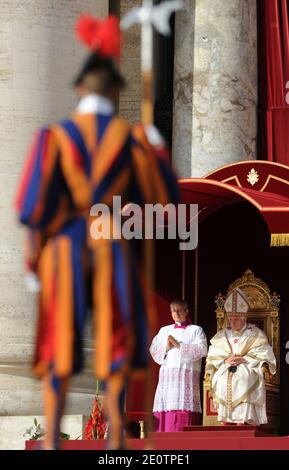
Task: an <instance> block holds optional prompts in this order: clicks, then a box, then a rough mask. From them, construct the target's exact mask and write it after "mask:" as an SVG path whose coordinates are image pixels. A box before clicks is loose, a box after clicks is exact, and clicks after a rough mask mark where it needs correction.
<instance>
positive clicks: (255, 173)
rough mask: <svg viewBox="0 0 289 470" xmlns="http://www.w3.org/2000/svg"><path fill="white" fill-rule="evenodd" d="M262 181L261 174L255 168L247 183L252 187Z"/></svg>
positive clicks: (250, 173)
mask: <svg viewBox="0 0 289 470" xmlns="http://www.w3.org/2000/svg"><path fill="white" fill-rule="evenodd" d="M259 179H260V176H259V173H258V171H257V170H255V168H252V169H251V170H250V171H249V173H248V174H247V182H248V183H250V185H251V186H254V185H255V184H256V183H258V181H259Z"/></svg>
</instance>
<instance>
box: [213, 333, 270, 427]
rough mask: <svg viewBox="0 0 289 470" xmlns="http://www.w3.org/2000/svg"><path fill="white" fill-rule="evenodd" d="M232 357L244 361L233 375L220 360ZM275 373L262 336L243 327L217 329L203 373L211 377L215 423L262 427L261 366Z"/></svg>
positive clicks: (264, 415) (264, 409) (263, 411)
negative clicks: (240, 328)
mask: <svg viewBox="0 0 289 470" xmlns="http://www.w3.org/2000/svg"><path fill="white" fill-rule="evenodd" d="M232 354H237V355H240V356H242V357H243V358H244V359H245V361H246V362H245V363H244V364H240V365H238V366H237V367H236V368H235V369H236V370H235V372H233V371H230V364H227V363H225V362H224V361H225V360H226V359H227V358H228V357H229V356H231V355H232ZM264 363H267V364H268V366H269V370H270V372H271V374H275V372H276V359H275V356H274V353H273V350H272V347H271V346H270V344H269V343H268V339H267V337H266V335H265V333H264V332H263V331H262V330H260V329H259V328H257V327H256V326H255V325H251V324H245V326H244V327H243V328H242V330H241V331H239V332H235V331H232V329H230V328H225V329H223V330H220V331H219V332H218V333H217V334H216V335H215V336H214V337H213V338H212V339H211V346H210V347H209V352H208V357H207V362H206V370H207V371H209V372H210V373H211V375H212V384H211V391H212V394H213V398H214V402H215V404H216V407H217V409H218V420H219V421H223V422H231V423H243V422H244V423H248V424H256V425H259V424H265V423H267V422H268V421H267V414H266V393H265V382H264V376H263V371H262V365H263V364H264Z"/></svg>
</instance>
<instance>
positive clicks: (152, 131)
mask: <svg viewBox="0 0 289 470" xmlns="http://www.w3.org/2000/svg"><path fill="white" fill-rule="evenodd" d="M144 130H145V133H146V136H147V139H148V141H149V143H150V144H151V145H152V146H153V147H164V146H165V145H166V143H165V140H164V138H163V137H162V135H161V133H160V132H159V130H158V129H157V128H156V127H155V126H154V125H153V124H150V125H149V126H145V128H144Z"/></svg>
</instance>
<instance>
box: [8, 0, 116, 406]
mask: <svg viewBox="0 0 289 470" xmlns="http://www.w3.org/2000/svg"><path fill="white" fill-rule="evenodd" d="M0 11H1V15H0V122H1V126H0V142H1V145H0V165H1V170H0V198H1V199H0V201H1V202H0V211H1V212H0V240H1V245H0V286H1V300H0V324H1V328H0V401H1V406H0V414H2V415H24V414H27V415H30V414H41V411H42V410H41V407H40V385H39V383H38V382H36V381H34V380H33V379H32V378H31V375H30V362H31V356H32V351H33V344H34V330H35V310H36V308H35V303H34V302H35V299H33V296H32V295H30V294H28V293H27V292H26V291H25V289H24V286H23V267H22V264H23V263H22V247H21V243H22V241H21V235H20V230H19V227H18V226H17V224H16V222H15V214H14V212H13V210H12V200H13V195H14V192H15V186H16V182H17V180H18V176H19V172H20V168H21V167H22V163H23V158H24V155H25V152H26V149H27V145H28V142H29V141H30V139H31V134H32V132H33V131H34V130H35V129H36V128H37V127H39V126H41V125H44V124H46V123H48V122H51V121H52V122H53V121H55V120H58V119H60V118H63V117H65V116H66V115H67V114H68V113H70V111H71V110H72V109H73V108H74V106H75V102H76V101H75V97H74V94H73V90H72V89H71V86H70V84H71V81H72V79H73V77H74V75H75V73H76V71H77V69H78V66H79V65H80V63H81V61H82V58H83V56H84V54H85V50H84V48H82V47H81V46H80V45H79V44H78V43H77V42H76V40H75V38H74V32H73V30H74V23H75V20H76V18H77V16H78V15H79V14H80V13H81V12H88V13H92V14H96V15H100V16H106V14H107V12H108V0H97V1H96V0H73V1H71V0H49V1H48V0H0ZM87 346H88V348H87V350H86V353H87V354H88V355H89V354H90V343H87ZM94 384H95V380H94V379H93V377H92V376H91V375H90V374H89V373H88V374H87V375H86V376H84V377H83V378H82V379H81V380H79V379H78V381H77V382H75V383H74V387H73V388H72V393H71V394H70V397H69V403H70V405H69V410H68V411H69V412H74V413H77V414H81V413H87V412H88V410H89V408H90V406H91V393H93V391H94V386H95V385H94Z"/></svg>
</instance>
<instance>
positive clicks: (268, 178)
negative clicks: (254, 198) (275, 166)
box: [259, 174, 289, 192]
mask: <svg viewBox="0 0 289 470" xmlns="http://www.w3.org/2000/svg"><path fill="white" fill-rule="evenodd" d="M271 179H273V180H276V181H280V182H281V183H284V184H287V185H288V186H289V181H287V180H284V179H283V178H280V177H279V176H275V175H271V174H270V175H268V176H267V179H266V181H265V183H264V185H263V186H262V188H261V189H260V190H259V191H260V192H262V191H264V190H265V189H266V188H267V186H268V184H269V182H270V180H271Z"/></svg>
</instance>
